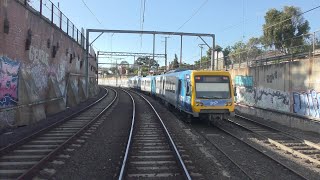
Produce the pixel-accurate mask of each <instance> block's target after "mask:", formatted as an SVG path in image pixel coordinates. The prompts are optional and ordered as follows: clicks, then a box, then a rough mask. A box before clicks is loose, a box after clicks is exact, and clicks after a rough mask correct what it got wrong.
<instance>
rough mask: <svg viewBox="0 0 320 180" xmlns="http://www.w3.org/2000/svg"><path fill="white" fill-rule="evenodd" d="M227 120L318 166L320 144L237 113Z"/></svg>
mask: <svg viewBox="0 0 320 180" xmlns="http://www.w3.org/2000/svg"><path fill="white" fill-rule="evenodd" d="M228 121H229V122H231V123H233V124H235V125H237V126H239V127H241V128H244V129H246V130H248V131H251V132H253V133H255V134H257V135H258V136H260V137H262V138H264V139H265V143H268V144H272V145H274V146H276V147H278V148H280V149H282V150H283V151H286V152H287V153H291V154H293V155H294V156H297V157H300V158H303V159H305V160H306V161H307V162H309V163H313V164H314V165H315V166H316V167H318V168H320V146H319V145H318V144H315V143H313V142H311V141H307V140H303V139H300V138H298V137H295V136H293V135H291V134H289V133H286V132H283V131H281V130H279V129H276V128H274V127H271V126H268V125H265V124H261V123H259V122H256V121H253V120H251V119H249V118H246V117H243V116H240V115H237V118H235V119H233V120H231V119H228Z"/></svg>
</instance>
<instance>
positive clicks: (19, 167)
mask: <svg viewBox="0 0 320 180" xmlns="http://www.w3.org/2000/svg"><path fill="white" fill-rule="evenodd" d="M110 89H111V88H110ZM106 90H107V93H106V94H105V95H104V96H103V97H102V98H100V99H99V100H97V101H95V102H94V103H92V104H90V105H89V106H87V107H86V108H84V109H82V110H81V111H79V112H77V113H74V114H72V115H70V116H69V117H66V118H64V119H62V120H60V121H58V122H57V123H54V124H53V125H51V126H49V127H46V128H44V129H42V130H40V131H38V132H36V133H34V134H32V135H30V136H28V137H26V138H24V139H22V140H20V141H18V142H17V143H14V144H11V145H9V146H7V147H4V148H2V149H1V150H0V179H31V178H32V177H34V176H35V175H36V174H37V173H38V171H39V170H41V168H42V167H43V166H44V165H45V164H46V163H48V162H49V161H51V160H52V159H54V157H55V156H56V155H57V154H58V153H59V152H61V151H62V150H64V149H65V148H66V147H68V145H70V144H71V143H72V142H74V141H75V140H76V139H77V138H81V137H82V136H84V135H85V134H90V133H91V132H93V131H94V130H95V129H96V128H97V127H98V126H99V124H101V123H102V122H101V121H100V120H99V117H101V116H102V115H103V114H104V112H105V111H106V110H108V109H109V107H110V106H111V105H112V104H113V103H114V102H115V100H116V99H117V96H118V95H117V92H116V91H115V90H113V89H111V90H112V91H114V93H115V96H114V98H112V101H111V102H108V100H107V98H106V97H107V95H108V94H110V92H109V90H108V89H106Z"/></svg>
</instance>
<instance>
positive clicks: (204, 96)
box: [191, 71, 234, 120]
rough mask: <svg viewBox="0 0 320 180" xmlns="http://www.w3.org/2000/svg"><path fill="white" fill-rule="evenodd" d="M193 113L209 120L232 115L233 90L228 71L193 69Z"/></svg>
mask: <svg viewBox="0 0 320 180" xmlns="http://www.w3.org/2000/svg"><path fill="white" fill-rule="evenodd" d="M191 84H192V99H191V101H192V102H191V105H192V110H193V113H194V114H196V116H199V117H205V118H209V120H214V119H222V118H227V117H228V116H234V90H233V86H232V80H231V76H230V73H229V72H226V71H193V72H192V77H191Z"/></svg>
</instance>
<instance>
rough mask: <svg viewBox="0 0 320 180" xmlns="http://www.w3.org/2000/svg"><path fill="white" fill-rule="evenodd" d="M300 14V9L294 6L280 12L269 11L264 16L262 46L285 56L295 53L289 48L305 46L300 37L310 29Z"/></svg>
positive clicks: (275, 10) (286, 7)
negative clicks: (273, 48) (272, 48)
mask: <svg viewBox="0 0 320 180" xmlns="http://www.w3.org/2000/svg"><path fill="white" fill-rule="evenodd" d="M300 14H301V10H300V8H298V7H294V6H284V8H283V10H282V11H279V10H277V9H270V10H269V11H268V12H267V13H266V15H265V16H264V18H265V24H264V25H263V44H264V45H267V46H269V47H273V46H274V47H275V48H276V49H277V50H279V51H281V52H283V53H286V54H288V53H293V52H295V51H296V49H293V48H290V47H297V46H301V45H305V41H304V38H303V37H302V36H301V35H303V34H306V33H308V32H309V30H310V27H309V22H308V21H307V20H305V19H304V18H303V16H301V15H300Z"/></svg>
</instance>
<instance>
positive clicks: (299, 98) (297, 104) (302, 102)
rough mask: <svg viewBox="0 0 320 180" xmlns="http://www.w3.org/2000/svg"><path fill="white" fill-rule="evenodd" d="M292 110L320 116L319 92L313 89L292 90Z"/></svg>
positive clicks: (301, 113)
mask: <svg viewBox="0 0 320 180" xmlns="http://www.w3.org/2000/svg"><path fill="white" fill-rule="evenodd" d="M293 101H294V104H293V111H294V112H295V113H297V114H299V115H305V116H311V117H317V118H319V117H320V93H319V92H316V91H315V90H310V91H308V92H302V93H299V92H293Z"/></svg>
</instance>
